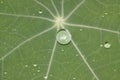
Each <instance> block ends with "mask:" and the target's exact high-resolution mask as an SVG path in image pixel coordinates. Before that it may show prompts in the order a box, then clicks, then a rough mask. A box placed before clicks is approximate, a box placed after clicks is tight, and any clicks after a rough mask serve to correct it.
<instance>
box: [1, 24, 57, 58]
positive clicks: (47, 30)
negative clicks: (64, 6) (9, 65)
mask: <svg viewBox="0 0 120 80" xmlns="http://www.w3.org/2000/svg"><path fill="white" fill-rule="evenodd" d="M54 27H55V25H54V26H52V27H50V28H48V29H46V30H44V31H42V32H40V33H38V34H36V35H34V36H32V37H30V38H28V39H27V40H25V41H23V42H21V43H20V44H19V45H17V46H16V47H15V48H13V49H12V50H11V51H10V52H8V53H7V54H5V55H4V56H3V57H1V58H0V60H4V59H5V58H6V57H7V56H9V55H10V54H12V53H13V52H14V51H15V50H16V49H18V48H19V47H21V46H23V45H24V44H25V43H27V42H29V41H31V40H32V39H35V38H36V37H38V36H41V35H43V34H45V33H47V32H49V31H51V30H52V29H54Z"/></svg>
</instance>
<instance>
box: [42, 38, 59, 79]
mask: <svg viewBox="0 0 120 80" xmlns="http://www.w3.org/2000/svg"><path fill="white" fill-rule="evenodd" d="M56 46H57V41H56V40H55V43H54V47H53V50H52V54H51V57H50V61H49V64H48V68H47V72H46V75H45V77H44V78H45V80H48V77H49V72H50V69H51V65H52V62H53V58H54V54H55V50H56Z"/></svg>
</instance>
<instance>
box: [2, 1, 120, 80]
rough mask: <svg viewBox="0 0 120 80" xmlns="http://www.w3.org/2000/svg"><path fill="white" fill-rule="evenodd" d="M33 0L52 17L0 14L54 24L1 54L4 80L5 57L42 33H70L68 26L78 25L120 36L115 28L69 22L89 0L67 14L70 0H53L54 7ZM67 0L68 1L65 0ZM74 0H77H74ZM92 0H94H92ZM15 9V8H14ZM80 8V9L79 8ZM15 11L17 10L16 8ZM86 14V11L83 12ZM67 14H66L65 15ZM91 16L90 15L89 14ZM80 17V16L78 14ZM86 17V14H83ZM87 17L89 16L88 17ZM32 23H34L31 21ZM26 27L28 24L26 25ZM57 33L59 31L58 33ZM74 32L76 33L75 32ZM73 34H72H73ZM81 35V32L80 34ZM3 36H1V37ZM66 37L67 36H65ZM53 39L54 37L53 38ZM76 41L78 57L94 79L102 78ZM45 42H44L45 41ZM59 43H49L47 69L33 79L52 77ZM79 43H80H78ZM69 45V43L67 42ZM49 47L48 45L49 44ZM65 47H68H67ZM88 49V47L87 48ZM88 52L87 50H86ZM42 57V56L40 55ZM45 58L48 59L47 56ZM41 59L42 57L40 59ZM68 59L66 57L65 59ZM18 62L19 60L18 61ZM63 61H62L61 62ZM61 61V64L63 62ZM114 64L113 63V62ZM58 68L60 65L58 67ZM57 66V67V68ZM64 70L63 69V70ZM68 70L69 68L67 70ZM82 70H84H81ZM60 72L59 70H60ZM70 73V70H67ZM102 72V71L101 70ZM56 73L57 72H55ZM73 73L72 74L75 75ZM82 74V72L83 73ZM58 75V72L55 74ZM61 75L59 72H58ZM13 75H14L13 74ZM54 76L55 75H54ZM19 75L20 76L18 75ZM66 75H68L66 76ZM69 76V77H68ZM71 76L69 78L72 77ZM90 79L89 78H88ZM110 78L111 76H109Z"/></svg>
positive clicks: (51, 3) (74, 43)
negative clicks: (61, 31) (66, 10)
mask: <svg viewBox="0 0 120 80" xmlns="http://www.w3.org/2000/svg"><path fill="white" fill-rule="evenodd" d="M32 1H33V2H35V3H36V4H38V6H42V7H43V8H44V9H46V10H47V11H48V13H47V14H48V15H49V14H50V16H52V18H47V17H41V16H32V15H24V14H12V13H4V12H0V16H5V18H6V16H8V17H9V16H10V17H18V18H19V17H20V18H30V19H38V20H44V21H46V22H44V23H40V24H47V23H48V22H47V21H49V22H50V23H52V24H53V26H51V27H49V24H47V25H48V28H47V29H45V30H43V31H41V32H38V34H36V35H33V36H31V37H29V38H28V39H26V40H23V41H22V42H21V43H19V44H18V45H16V46H15V47H14V48H12V49H11V50H10V51H9V52H8V53H5V54H4V55H3V56H1V57H0V61H1V64H0V65H1V69H2V70H1V72H0V74H1V77H0V79H1V80H4V71H5V67H4V66H5V64H4V63H5V61H4V60H5V59H6V58H7V57H8V56H10V55H12V54H13V53H14V52H15V51H16V50H17V49H19V48H20V47H22V46H24V45H25V44H26V43H27V42H30V41H32V40H33V39H35V38H38V37H41V36H42V35H44V34H45V33H48V32H50V31H52V30H53V29H56V28H57V29H56V31H60V29H61V30H63V31H64V30H65V31H67V32H68V33H70V32H71V31H69V30H68V29H67V28H66V26H69V27H72V28H75V27H77V28H86V29H91V30H95V31H96V30H98V31H101V32H102V31H104V32H107V33H113V34H118V37H120V36H119V35H120V32H119V31H115V30H112V29H111V30H110V29H105V28H101V27H97V26H90V25H86V24H85V25H82V24H81V23H80V24H74V23H73V22H71V23H70V22H69V18H71V17H72V15H73V14H74V13H75V12H77V10H78V9H79V8H80V7H81V6H82V5H84V4H85V3H86V2H87V0H78V1H79V3H78V4H77V5H76V6H74V8H73V9H71V11H70V12H69V14H65V7H66V4H67V1H70V0H51V2H50V3H48V4H49V5H51V6H52V7H48V6H47V5H45V4H44V3H42V1H46V2H47V0H32ZM56 1H59V3H60V5H56V4H55V3H56ZM65 1H66V2H65ZM73 1H76V0H73ZM91 1H92V0H91ZM93 1H97V2H98V3H99V4H102V5H104V6H105V5H106V4H103V3H102V2H101V1H100V0H93ZM1 3H3V2H2V1H1ZM85 5H86V4H85ZM87 5H88V3H87ZM51 8H53V9H54V10H55V13H54V12H52V10H51ZM68 8H70V7H68ZM13 9H15V8H13ZM59 9H60V11H59ZM79 10H80V9H79ZM14 11H15V10H14ZM81 13H82V10H81ZM83 14H84V13H83ZM86 14H88V13H86ZM65 15H66V16H65ZM88 16H89V15H88ZM78 17H79V16H78ZM83 17H84V16H83ZM87 18H89V17H87ZM31 24H32V23H31ZM25 27H26V26H25ZM30 27H31V26H30ZM41 28H42V27H41V26H40V28H39V29H41ZM75 32H77V31H75ZM56 34H57V33H56ZM73 34H76V33H73ZM71 35H72V34H71ZM78 35H79V34H78ZM49 36H51V34H49ZM98 37H99V36H98ZM0 38H1V37H0ZM64 38H65V37H64ZM77 39H79V38H77ZM52 40H53V39H52ZM76 42H77V41H74V39H73V38H72V39H71V43H72V44H70V45H73V47H74V48H75V50H76V52H77V53H78V54H79V55H78V57H79V56H80V57H81V59H82V61H83V64H85V66H86V67H87V69H88V70H89V72H90V74H92V76H91V77H92V80H100V78H101V77H100V76H99V74H100V73H98V72H97V70H96V71H95V69H96V68H97V67H95V68H92V64H90V63H89V62H88V60H87V59H86V58H85V56H84V54H83V53H82V50H81V49H80V47H79V46H77V44H76ZM43 44H44V43H43ZM57 44H59V43H58V42H57V40H56V38H55V39H54V44H51V43H50V44H49V45H50V46H53V47H52V49H51V50H52V51H51V52H50V53H51V54H50V56H49V60H48V62H47V65H46V67H47V68H46V69H45V71H43V72H41V74H42V75H40V74H39V75H36V74H35V75H34V77H33V76H32V79H31V80H37V79H38V78H41V77H42V78H44V79H42V80H49V79H50V77H51V74H50V71H52V70H51V69H52V66H55V65H53V60H54V56H55V52H56V50H57V49H56V48H57ZM78 44H79V43H78ZM67 45H69V44H67ZM44 46H45V47H46V46H47V45H44ZM60 46H61V47H63V49H64V48H65V47H66V45H62V44H60ZM32 47H34V46H32ZM47 47H48V46H47ZM81 47H83V46H81ZM65 49H67V48H65ZM91 49H93V48H91ZM86 50H87V49H86ZM57 52H58V53H61V52H59V50H58V51H57ZM67 52H68V53H73V51H69V50H68V51H67ZM86 52H87V51H86ZM16 54H17V53H16ZM36 56H38V54H37V55H36V54H35V57H36ZM67 56H71V55H67ZM40 58H41V56H40ZM63 58H64V57H61V59H63ZM73 58H76V57H74V56H73ZM45 59H46V60H47V58H46V57H45ZM40 60H41V59H40ZM65 60H66V59H65ZM16 62H17V61H16ZM31 62H32V61H31ZM40 62H43V61H42V60H41V61H40ZM79 62H80V61H79V60H78V63H79ZM61 63H62V62H61ZM61 63H60V64H61ZM111 64H112V63H111ZM8 65H9V64H8ZM72 65H74V63H73V64H72ZM81 65H82V64H81ZM35 67H36V65H35ZM75 67H76V66H75ZM57 68H58V67H57ZM57 68H56V69H57ZM79 69H80V66H78V68H77V69H75V71H76V70H79ZM30 70H31V69H30ZM61 71H62V70H61ZM66 71H67V70H66ZM75 71H74V72H72V74H73V73H75ZM81 71H82V70H81ZM58 73H59V72H58ZM67 73H68V74H70V73H71V72H70V73H69V72H67ZM101 73H102V72H101ZM54 74H55V73H54ZM72 74H70V75H71V76H73V75H72ZM81 74H82V73H81ZM26 75H28V74H26ZM55 75H56V74H55ZM58 75H59V74H58ZM62 75H65V74H62ZM12 76H13V75H12ZM43 76H44V77H43ZM53 76H54V75H53ZM71 76H70V78H71ZM17 77H18V76H17ZM65 77H66V76H65ZM77 77H79V76H77ZM82 77H85V76H82ZM54 78H55V80H57V79H56V76H54V77H53V80H54ZM67 78H68V77H67ZM70 78H69V79H70ZM59 79H60V80H66V79H61V77H59ZM75 79H77V78H73V80H75ZM80 79H81V78H80V77H79V78H78V80H80ZM87 79H88V78H87ZM109 79H110V78H109Z"/></svg>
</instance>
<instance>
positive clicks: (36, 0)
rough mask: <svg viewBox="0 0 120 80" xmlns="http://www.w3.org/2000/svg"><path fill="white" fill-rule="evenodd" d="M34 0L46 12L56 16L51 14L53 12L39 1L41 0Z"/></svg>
mask: <svg viewBox="0 0 120 80" xmlns="http://www.w3.org/2000/svg"><path fill="white" fill-rule="evenodd" d="M34 1H35V2H36V3H37V4H39V5H41V6H43V7H44V8H45V9H46V10H48V12H49V13H50V14H51V15H52V16H53V17H54V18H56V16H55V15H54V14H53V12H52V11H51V10H50V9H49V8H48V7H47V6H45V5H44V4H43V3H41V2H40V1H38V0H34Z"/></svg>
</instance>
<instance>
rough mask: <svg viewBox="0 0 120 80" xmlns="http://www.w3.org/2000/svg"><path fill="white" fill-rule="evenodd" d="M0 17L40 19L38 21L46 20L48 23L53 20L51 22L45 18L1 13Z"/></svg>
mask: <svg viewBox="0 0 120 80" xmlns="http://www.w3.org/2000/svg"><path fill="white" fill-rule="evenodd" d="M0 15H2V16H13V17H23V18H32V19H40V20H47V21H50V22H54V20H52V19H49V18H45V17H39V16H30V15H19V14H10V13H2V12H0Z"/></svg>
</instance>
